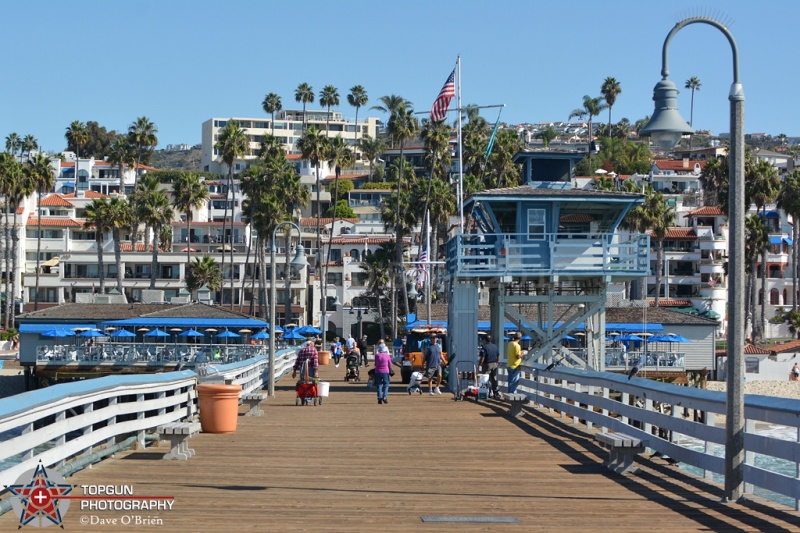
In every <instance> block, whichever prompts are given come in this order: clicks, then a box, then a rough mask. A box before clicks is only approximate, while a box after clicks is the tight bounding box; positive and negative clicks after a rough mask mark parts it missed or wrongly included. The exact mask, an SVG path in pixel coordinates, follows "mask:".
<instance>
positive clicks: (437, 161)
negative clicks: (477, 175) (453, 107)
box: [419, 120, 451, 261]
mask: <svg viewBox="0 0 800 533" xmlns="http://www.w3.org/2000/svg"><path fill="white" fill-rule="evenodd" d="M422 141H423V144H424V147H425V159H426V160H427V162H428V164H429V165H430V169H431V172H430V175H429V176H428V184H427V192H426V194H425V198H424V200H423V204H424V208H423V209H422V213H421V219H420V220H421V221H422V227H423V231H422V232H421V233H420V242H422V240H423V239H425V238H426V237H427V235H428V233H429V232H430V231H431V228H428V227H427V221H428V213H429V212H430V200H431V190H433V182H434V180H436V181H439V180H443V181H444V182H445V183H446V182H447V179H448V171H449V169H450V164H451V157H450V127H449V126H448V125H447V124H446V123H445V121H444V120H437V121H433V122H432V121H425V127H424V129H423V130H422ZM447 214H448V215H449V211H448V213H447ZM436 215H441V214H440V213H437V214H436ZM436 215H434V218H435V217H436ZM434 242H435V241H434ZM419 249H420V252H419V253H420V255H421V254H422V246H420V247H419ZM427 253H428V256H429V258H430V260H431V261H434V260H435V259H433V255H432V251H431V250H427Z"/></svg>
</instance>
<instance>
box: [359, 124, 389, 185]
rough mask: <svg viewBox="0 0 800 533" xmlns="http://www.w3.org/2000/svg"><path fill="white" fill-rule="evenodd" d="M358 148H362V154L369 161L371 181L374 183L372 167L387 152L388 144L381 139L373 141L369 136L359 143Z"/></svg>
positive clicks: (365, 136)
mask: <svg viewBox="0 0 800 533" xmlns="http://www.w3.org/2000/svg"><path fill="white" fill-rule="evenodd" d="M358 147H359V148H361V153H362V154H363V155H364V157H365V158H366V160H367V161H369V181H372V167H373V166H374V165H375V161H376V160H377V159H378V158H379V157H380V155H381V154H382V153H383V152H384V151H386V143H385V142H383V139H381V138H379V137H375V138H374V139H373V138H372V137H370V136H369V135H364V136H363V137H362V138H361V141H360V142H359V143H358Z"/></svg>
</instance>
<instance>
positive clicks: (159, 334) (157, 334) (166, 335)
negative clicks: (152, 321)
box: [144, 328, 169, 337]
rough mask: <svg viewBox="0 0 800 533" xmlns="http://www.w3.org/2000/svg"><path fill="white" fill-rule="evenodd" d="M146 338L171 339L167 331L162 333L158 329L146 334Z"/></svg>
mask: <svg viewBox="0 0 800 533" xmlns="http://www.w3.org/2000/svg"><path fill="white" fill-rule="evenodd" d="M144 336H145V337H169V333H167V332H166V331H162V330H160V329H158V328H156V329H154V330H153V331H148V332H147V333H145V334H144Z"/></svg>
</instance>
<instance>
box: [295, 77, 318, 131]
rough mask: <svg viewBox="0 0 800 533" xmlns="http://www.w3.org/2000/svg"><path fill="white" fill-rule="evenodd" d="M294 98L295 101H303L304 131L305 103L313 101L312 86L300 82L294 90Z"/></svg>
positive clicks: (304, 124)
mask: <svg viewBox="0 0 800 533" xmlns="http://www.w3.org/2000/svg"><path fill="white" fill-rule="evenodd" d="M294 99H295V101H296V102H302V103H303V131H304V132H305V131H306V104H310V103H313V102H314V88H313V87H311V85H309V84H307V83H301V84H300V85H298V86H297V89H296V90H295V91H294Z"/></svg>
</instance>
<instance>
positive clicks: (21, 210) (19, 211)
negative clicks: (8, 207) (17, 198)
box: [17, 206, 25, 215]
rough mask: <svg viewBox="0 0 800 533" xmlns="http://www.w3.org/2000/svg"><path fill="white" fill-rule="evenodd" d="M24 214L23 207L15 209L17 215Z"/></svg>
mask: <svg viewBox="0 0 800 533" xmlns="http://www.w3.org/2000/svg"><path fill="white" fill-rule="evenodd" d="M24 212H25V208H24V207H22V206H20V207H18V208H17V214H18V215H21V214H22V213H24Z"/></svg>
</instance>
